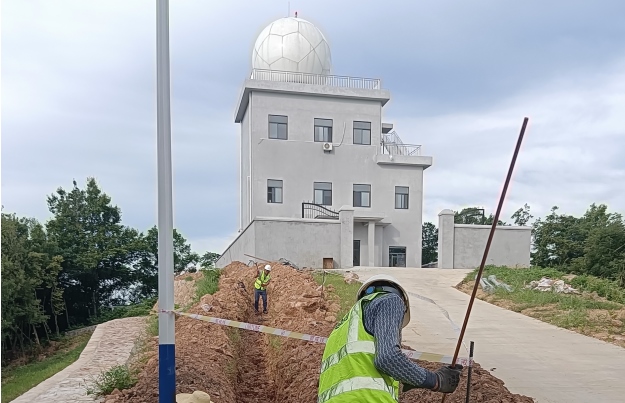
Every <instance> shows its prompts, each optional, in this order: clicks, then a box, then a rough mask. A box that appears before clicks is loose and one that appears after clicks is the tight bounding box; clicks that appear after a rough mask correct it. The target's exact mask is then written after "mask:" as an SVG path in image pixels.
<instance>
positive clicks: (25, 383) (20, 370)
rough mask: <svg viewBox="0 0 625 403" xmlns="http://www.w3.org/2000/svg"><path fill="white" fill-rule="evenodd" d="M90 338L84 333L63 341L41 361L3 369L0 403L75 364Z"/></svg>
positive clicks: (89, 335)
mask: <svg viewBox="0 0 625 403" xmlns="http://www.w3.org/2000/svg"><path fill="white" fill-rule="evenodd" d="M90 338H91V333H86V334H81V335H78V336H76V337H73V338H71V339H63V340H62V341H61V343H62V344H63V345H62V346H61V347H60V348H59V350H57V351H56V352H55V353H54V354H52V355H50V356H49V357H46V358H45V359H43V360H41V361H37V362H33V363H30V364H26V365H22V366H19V367H15V368H3V369H2V403H5V402H10V401H11V400H13V399H15V398H16V397H18V396H20V395H22V394H24V393H25V392H27V391H28V390H29V389H31V388H33V387H34V386H36V385H37V384H39V383H40V382H43V381H45V380H46V379H48V378H50V377H51V376H53V375H54V374H56V373H57V372H60V371H61V370H63V369H64V368H66V367H68V366H69V365H70V364H72V363H73V362H75V361H76V360H77V359H78V357H80V353H82V351H83V350H84V349H85V346H86V345H87V343H88V342H89V339H90Z"/></svg>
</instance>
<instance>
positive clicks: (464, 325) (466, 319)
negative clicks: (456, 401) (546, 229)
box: [441, 117, 529, 403]
mask: <svg viewBox="0 0 625 403" xmlns="http://www.w3.org/2000/svg"><path fill="white" fill-rule="evenodd" d="M528 121H529V118H527V117H526V118H524V119H523V125H522V126H521V132H520V133H519V138H518V140H517V143H516V147H515V149H514V153H513V154H512V161H510V167H509V168H508V175H507V176H506V181H505V182H504V185H503V190H502V191H501V196H500V197H499V204H498V205H497V211H496V212H495V218H494V219H493V224H492V225H491V227H490V233H489V234H488V240H487V241H486V247H485V248H484V254H483V255H482V262H481V263H480V269H479V270H478V272H477V276H476V277H475V285H474V286H473V292H472V293H471V298H470V299H469V306H468V307H467V313H466V314H465V316H464V322H463V323H462V329H461V330H460V336H458V344H457V345H456V351H455V352H454V357H453V359H452V360H451V365H452V366H455V365H456V360H457V359H458V354H459V353H460V347H461V346H462V339H463V338H464V333H465V331H466V330H467V324H468V323H469V316H471V309H472V308H473V302H474V301H475V295H476V294H477V289H478V287H479V286H480V279H481V278H482V273H484V266H485V265H486V258H487V257H488V251H489V249H490V244H491V242H492V241H493V236H494V235H495V229H496V228H497V222H498V221H499V215H500V214H501V209H502V207H503V202H504V200H505V199H506V192H507V191H508V185H510V179H511V178H512V172H513V171H514V165H515V164H516V159H517V157H518V155H519V150H520V149H521V143H523V136H525V129H526V128H527V122H528ZM446 398H447V395H443V398H442V399H441V403H445V399H446Z"/></svg>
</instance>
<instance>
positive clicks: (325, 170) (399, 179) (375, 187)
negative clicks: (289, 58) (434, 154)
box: [241, 91, 431, 267]
mask: <svg viewBox="0 0 625 403" xmlns="http://www.w3.org/2000/svg"><path fill="white" fill-rule="evenodd" d="M381 112H382V103H381V101H380V100H379V99H372V100H366V99H349V98H336V97H334V98H333V97H330V96H319V95H311V94H306V93H283V92H263V91H251V92H250V93H249V104H248V107H247V110H246V113H245V115H244V116H243V119H242V121H241V127H242V128H241V136H242V140H241V141H242V153H243V154H245V153H249V149H245V148H244V146H243V143H248V144H250V143H251V171H250V170H249V169H248V166H249V162H248V161H249V156H248V159H247V160H245V161H242V164H241V165H242V172H243V171H244V172H251V174H250V176H251V182H252V191H251V211H252V214H251V216H250V215H249V214H247V213H246V211H249V210H250V206H243V205H242V206H241V211H242V214H241V217H242V222H241V226H242V227H244V226H245V225H247V223H249V221H250V220H252V219H253V218H254V217H290V218H301V216H302V202H307V201H308V202H313V200H314V197H313V193H314V192H313V186H314V182H331V183H332V206H328V207H329V208H331V209H333V210H335V211H338V209H339V208H340V207H341V206H343V205H350V206H351V205H352V203H353V185H354V184H368V185H371V207H370V208H355V212H354V217H355V219H354V220H355V222H356V223H355V228H354V230H355V235H356V236H357V238H356V239H360V240H361V265H369V256H368V235H367V228H366V227H362V225H360V224H359V222H362V221H365V222H366V221H368V220H367V217H376V218H377V220H378V221H379V220H380V219H382V220H383V223H384V224H390V225H386V226H385V227H383V228H382V227H381V226H380V225H378V226H377V227H376V231H375V233H376V237H379V238H380V239H379V240H378V241H377V242H376V249H377V250H376V253H375V264H376V265H381V266H387V265H388V262H389V256H388V248H389V246H403V247H406V265H407V266H408V267H420V266H421V224H422V204H423V169H424V167H427V166H429V165H430V164H431V158H430V157H399V158H396V159H395V160H394V161H393V160H389V159H388V155H379V148H380V146H379V144H380V136H381V128H382V116H381ZM270 114H271V115H284V116H287V117H288V140H276V139H269V138H268V127H269V124H268V116H269V115H270ZM315 118H322V119H332V120H333V136H332V137H333V138H332V140H333V143H334V150H333V151H332V152H329V153H327V152H324V151H323V150H322V143H319V142H315V141H314V119H315ZM354 121H365V122H371V145H358V144H353V122H354ZM248 127H249V128H250V129H249V130H248ZM343 128H344V130H343ZM248 131H249V132H251V142H250V140H249V139H248V138H247V133H248ZM379 161H381V162H382V163H379ZM417 162H418V163H417ZM246 164H247V165H246ZM419 164H420V165H419ZM268 179H277V180H282V181H283V202H282V203H267V180H268ZM241 183H242V185H241V187H242V196H241V200H242V202H243V203H245V201H246V198H247V190H246V189H244V187H245V186H246V185H247V174H242V175H241ZM395 186H407V187H408V188H409V192H410V195H409V209H407V210H398V209H395ZM243 203H242V204H243ZM359 227H362V229H363V230H364V232H361V229H360V228H359Z"/></svg>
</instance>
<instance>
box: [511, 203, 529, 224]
mask: <svg viewBox="0 0 625 403" xmlns="http://www.w3.org/2000/svg"><path fill="white" fill-rule="evenodd" d="M510 218H512V219H513V220H514V225H518V226H521V227H522V226H525V225H526V224H527V223H528V222H529V220H531V219H532V218H534V216H533V215H531V214H530V206H529V205H528V204H527V203H525V204H524V205H523V207H521V208H519V209H518V210H517V211H515V212H514V214H512V216H511V217H510Z"/></svg>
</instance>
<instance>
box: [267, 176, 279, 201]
mask: <svg viewBox="0 0 625 403" xmlns="http://www.w3.org/2000/svg"><path fill="white" fill-rule="evenodd" d="M267 203H282V181H281V180H276V179H267Z"/></svg>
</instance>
